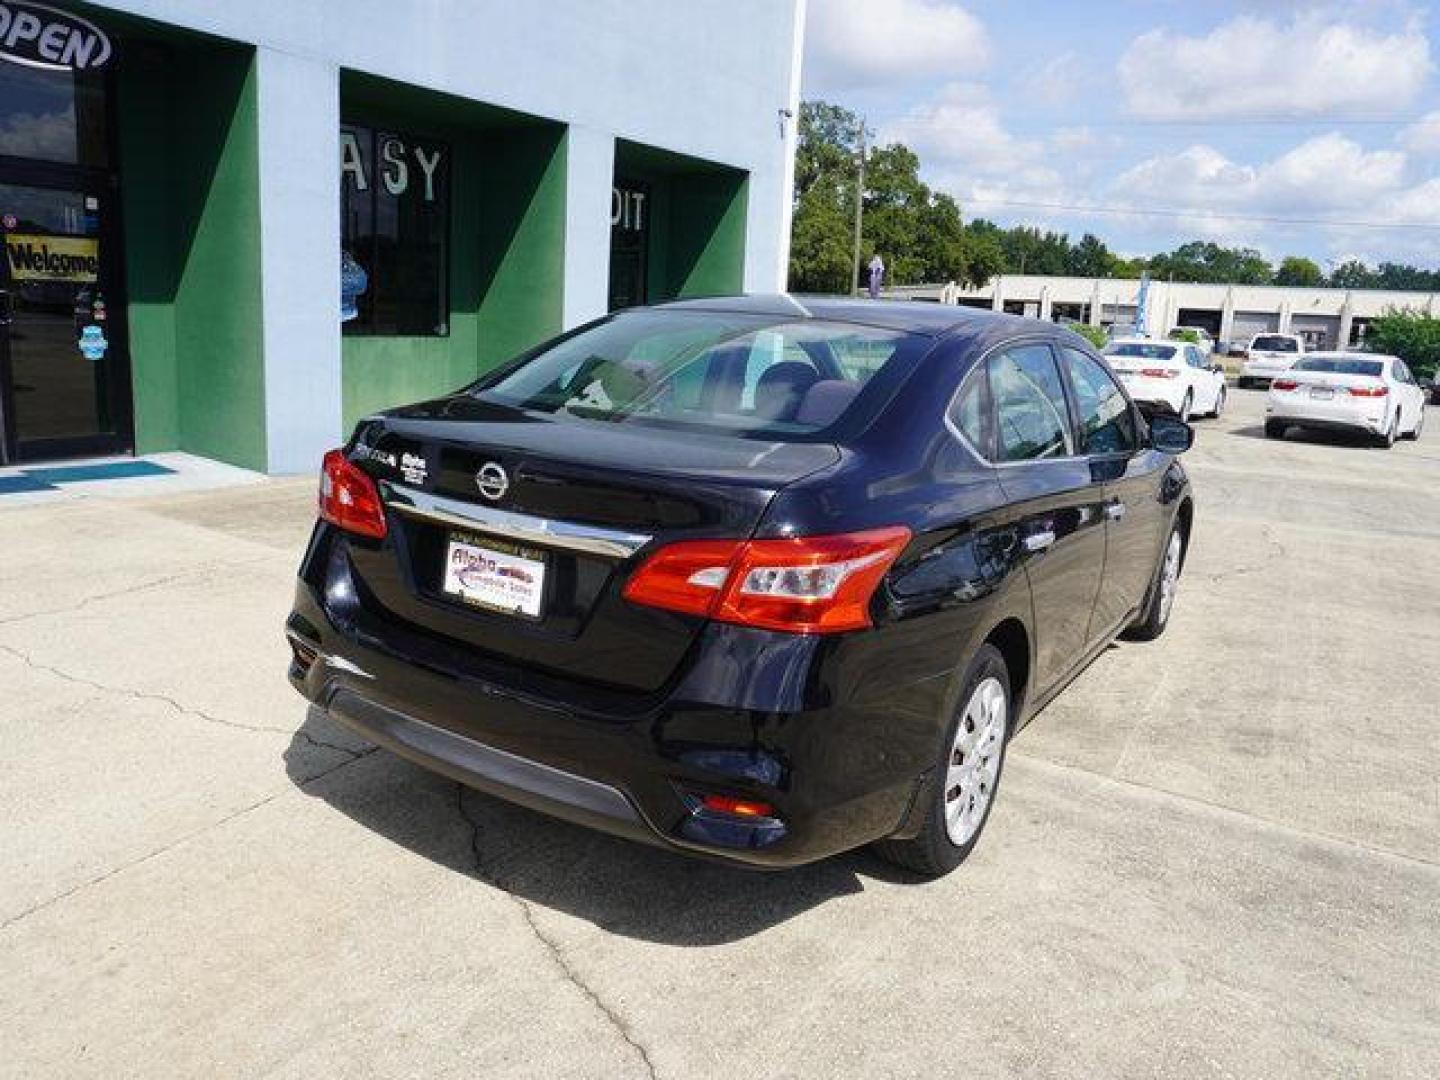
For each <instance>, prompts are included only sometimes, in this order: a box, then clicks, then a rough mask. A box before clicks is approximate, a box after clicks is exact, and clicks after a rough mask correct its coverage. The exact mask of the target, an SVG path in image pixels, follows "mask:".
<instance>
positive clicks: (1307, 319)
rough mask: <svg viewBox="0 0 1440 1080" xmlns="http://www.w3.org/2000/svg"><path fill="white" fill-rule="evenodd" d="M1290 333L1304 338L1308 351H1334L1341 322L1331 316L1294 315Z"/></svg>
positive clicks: (1291, 320) (1291, 319)
mask: <svg viewBox="0 0 1440 1080" xmlns="http://www.w3.org/2000/svg"><path fill="white" fill-rule="evenodd" d="M1290 332H1291V333H1293V334H1299V335H1300V336H1301V337H1303V338H1304V339H1305V347H1306V348H1307V349H1333V348H1335V346H1336V341H1335V339H1336V336H1337V335H1338V334H1339V333H1340V320H1339V319H1335V318H1332V317H1330V316H1329V315H1292V316H1291V318H1290Z"/></svg>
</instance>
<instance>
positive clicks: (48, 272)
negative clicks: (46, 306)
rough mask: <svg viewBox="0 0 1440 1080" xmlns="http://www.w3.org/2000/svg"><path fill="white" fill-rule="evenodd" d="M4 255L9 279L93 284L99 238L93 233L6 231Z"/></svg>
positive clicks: (96, 270) (97, 267)
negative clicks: (52, 234)
mask: <svg viewBox="0 0 1440 1080" xmlns="http://www.w3.org/2000/svg"><path fill="white" fill-rule="evenodd" d="M5 255H6V257H7V258H8V259H9V260H10V279H11V280H12V281H16V282H21V281H71V282H75V283H76V284H81V285H86V284H93V283H94V281H95V279H96V278H97V277H99V276H100V241H99V240H97V239H96V238H95V237H93V236H34V235H30V234H27V233H9V234H7V235H6V237H5Z"/></svg>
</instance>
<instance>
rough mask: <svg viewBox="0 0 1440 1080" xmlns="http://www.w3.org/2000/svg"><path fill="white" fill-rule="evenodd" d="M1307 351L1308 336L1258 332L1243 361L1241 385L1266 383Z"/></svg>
mask: <svg viewBox="0 0 1440 1080" xmlns="http://www.w3.org/2000/svg"><path fill="white" fill-rule="evenodd" d="M1304 355H1305V339H1304V338H1302V337H1301V336H1300V335H1299V334H1256V335H1255V336H1254V337H1253V338H1251V339H1250V347H1249V348H1247V349H1246V350H1245V362H1244V363H1243V364H1241V365H1240V389H1241V390H1244V389H1245V388H1246V387H1247V386H1249V385H1250V384H1251V383H1259V384H1260V385H1261V386H1264V385H1265V384H1267V383H1268V382H1269V381H1270V380H1271V379H1273V378H1275V376H1276V375H1283V374H1285V372H1287V371H1289V370H1290V368H1291V367H1292V366H1293V365H1294V364H1295V362H1296V361H1297V360H1299V359H1300V358H1301V357H1303V356H1304Z"/></svg>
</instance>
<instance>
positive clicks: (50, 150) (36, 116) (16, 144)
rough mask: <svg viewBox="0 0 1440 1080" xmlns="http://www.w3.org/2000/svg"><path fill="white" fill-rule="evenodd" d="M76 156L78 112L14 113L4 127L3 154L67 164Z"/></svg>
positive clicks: (0, 137) (0, 135)
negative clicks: (69, 158)
mask: <svg viewBox="0 0 1440 1080" xmlns="http://www.w3.org/2000/svg"><path fill="white" fill-rule="evenodd" d="M74 153H75V110H74V108H73V107H67V108H64V109H60V110H58V111H56V112H53V113H14V114H12V115H11V116H9V117H7V118H6V119H5V121H4V123H3V124H0V154H12V155H14V156H15V157H35V158H44V159H45V160H47V161H64V160H65V159H66V158H67V157H73V155H74Z"/></svg>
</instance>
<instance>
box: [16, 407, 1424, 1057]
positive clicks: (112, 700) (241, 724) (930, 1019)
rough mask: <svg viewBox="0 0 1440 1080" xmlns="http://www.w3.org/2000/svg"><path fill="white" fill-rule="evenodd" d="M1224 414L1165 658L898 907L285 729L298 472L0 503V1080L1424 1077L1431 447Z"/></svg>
mask: <svg viewBox="0 0 1440 1080" xmlns="http://www.w3.org/2000/svg"><path fill="white" fill-rule="evenodd" d="M1232 399H1233V400H1232V410H1231V412H1230V413H1229V414H1228V415H1227V416H1226V417H1225V419H1223V420H1221V421H1219V422H1214V421H1205V422H1201V423H1200V425H1199V440H1198V444H1197V446H1196V448H1195V450H1194V451H1192V453H1191V454H1190V455H1189V456H1188V458H1187V464H1188V465H1189V466H1190V468H1191V471H1192V473H1193V475H1194V478H1195V485H1196V490H1197V494H1198V497H1199V499H1200V509H1199V515H1198V527H1199V531H1198V533H1197V537H1196V541H1195V544H1194V546H1193V555H1192V562H1191V565H1190V567H1189V568H1188V570H1187V576H1186V579H1185V580H1184V582H1183V583H1182V588H1181V594H1180V598H1179V601H1178V605H1177V609H1176V615H1175V620H1174V623H1173V625H1172V627H1171V629H1170V632H1169V633H1168V634H1167V635H1166V636H1165V637H1164V638H1163V639H1161V641H1159V642H1157V643H1155V644H1153V645H1129V644H1122V645H1120V646H1119V647H1117V648H1114V649H1112V650H1110V651H1108V652H1107V653H1106V654H1105V655H1104V656H1102V657H1101V658H1100V659H1099V660H1098V661H1097V662H1096V663H1095V664H1094V665H1093V666H1092V667H1091V668H1090V669H1089V670H1088V671H1087V672H1086V673H1085V674H1084V675H1083V676H1081V678H1080V679H1079V680H1078V681H1077V682H1076V684H1075V685H1074V686H1072V687H1071V688H1070V689H1069V690H1068V691H1067V692H1066V693H1065V694H1064V695H1062V697H1061V698H1060V699H1059V701H1057V702H1056V703H1055V704H1054V705H1053V706H1051V708H1049V709H1048V710H1047V711H1046V712H1045V713H1044V714H1043V715H1041V716H1040V717H1039V718H1038V719H1037V720H1036V721H1035V723H1034V724H1032V725H1031V726H1030V727H1029V728H1028V729H1027V730H1026V731H1025V732H1023V733H1022V734H1021V735H1020V736H1019V737H1018V739H1017V740H1016V743H1015V744H1014V748H1013V751H1012V753H1011V755H1010V760H1009V764H1008V767H1007V778H1006V782H1005V790H1004V792H1003V793H1002V795H1001V798H1000V802H999V804H998V806H997V808H996V811H995V814H994V817H993V820H992V822H991V825H990V828H989V831H988V832H987V835H986V837H985V840H984V841H983V842H982V844H981V845H980V848H979V850H978V851H977V853H976V855H975V856H974V858H973V859H972V860H971V861H970V862H969V863H967V864H966V866H965V867H963V868H962V869H961V871H960V872H958V873H957V874H955V875H952V876H951V877H949V878H947V879H945V880H943V881H939V882H934V883H927V884H916V883H914V882H911V881H908V880H906V879H905V878H904V877H903V876H902V875H900V874H898V873H896V872H892V871H890V870H889V869H887V868H886V866H885V865H884V864H883V863H880V862H879V861H877V860H876V859H874V858H873V857H871V856H870V855H868V854H866V853H863V852H861V853H857V854H854V855H852V856H848V857H845V858H841V859H835V860H831V861H829V862H827V863H823V864H820V865H817V866H814V867H809V868H805V869H802V870H798V871H794V872H790V873H784V874H753V873H743V872H736V871H731V870H729V869H727V868H724V867H718V866H712V865H708V864H702V863H696V862H691V861H687V860H684V859H680V858H677V857H674V856H671V855H668V854H666V853H664V852H660V851H656V850H652V849H649V848H644V847H641V846H638V845H633V844H628V843H626V842H624V841H620V840H614V839H611V838H608V837H602V836H597V835H594V834H590V833H587V832H585V831H583V830H580V829H576V828H573V827H571V826H568V825H565V824H562V823H558V822H554V821H550V820H548V819H544V818H541V817H538V816H536V815H534V814H531V813H529V812H527V811H524V810H520V809H518V808H515V807H511V806H508V805H506V804H503V803H500V802H497V801H496V800H493V799H490V798H488V797H486V796H484V795H481V794H478V793H475V792H472V791H468V790H464V789H460V788H457V787H456V786H455V785H454V784H452V783H451V782H449V781H447V780H443V779H441V778H439V777H436V776H433V775H430V774H427V773H425V772H423V771H422V770H419V769H417V768H414V767H412V766H410V765H408V764H406V763H404V762H401V761H399V760H397V759H395V758H394V757H392V756H391V755H389V754H386V753H380V752H372V749H371V748H370V747H368V746H367V745H366V744H364V743H363V742H361V741H360V740H358V739H356V738H355V737H353V736H351V735H349V734H348V733H347V732H344V731H342V730H340V729H338V728H336V727H334V726H333V725H330V724H329V723H328V722H327V721H326V720H325V719H324V718H323V717H321V716H319V715H317V714H314V713H312V712H310V711H309V710H307V709H306V707H305V703H304V702H303V701H301V700H300V699H299V698H298V697H297V696H296V695H295V694H294V692H293V691H292V690H291V689H290V688H289V686H288V684H287V683H286V682H285V679H284V666H285V661H286V648H285V645H284V642H283V639H282V637H281V633H280V626H281V622H282V620H283V617H284V614H285V613H286V611H287V610H288V605H289V597H290V592H291V582H292V575H293V572H294V567H295V563H296V561H297V560H298V557H299V552H300V550H301V547H302V545H303V543H304V538H305V536H306V534H307V531H308V528H309V522H310V514H311V510H312V505H313V502H312V500H313V485H312V483H311V481H309V480H308V479H305V480H296V481H277V482H273V483H268V484H264V485H259V486H253V487H246V488H244V489H238V490H227V491H216V492H203V493H190V494H186V495H183V496H174V497H168V498H164V499H157V498H149V497H147V498H137V499H133V500H105V501H103V502H102V501H99V500H79V501H73V502H66V503H60V504H53V505H50V506H35V507H30V508H18V509H12V510H6V509H4V508H3V503H0V546H3V550H5V551H6V552H7V553H9V555H10V557H9V558H8V559H6V560H4V563H3V565H0V703H3V704H0V712H3V716H4V720H5V724H4V731H5V734H6V738H7V745H6V753H5V755H4V756H3V758H0V814H3V816H4V819H5V821H6V825H7V827H6V829H5V830H4V831H3V833H0V972H3V977H0V1046H3V1047H4V1048H5V1050H4V1053H3V1054H0V1076H17V1077H19V1076H25V1077H37V1076H45V1077H48V1076H57V1077H58V1076H65V1077H73V1076H107V1077H108V1076H114V1075H167V1076H168V1075H175V1076H212V1075H225V1076H247V1077H248V1076H306V1077H307V1078H308V1077H314V1076H316V1075H322V1076H324V1075H333V1074H341V1073H343V1074H345V1075H348V1076H380V1075H391V1074H395V1073H406V1074H412V1075H427V1076H462V1075H464V1076H467V1077H468V1076H475V1075H486V1076H505V1077H510V1076H519V1077H528V1076H533V1077H625V1076H636V1077H662V1078H663V1077H679V1076H682V1075H685V1076H718V1075H730V1074H744V1075H750V1076H757V1077H782V1076H794V1077H825V1076H861V1075H864V1076H913V1075H917V1074H921V1073H924V1074H929V1075H940V1076H952V1075H953V1076H960V1075H962V1074H963V1075H965V1076H967V1077H970V1076H1010V1075H1021V1074H1023V1075H1045V1076H1074V1077H1089V1076H1096V1075H1106V1076H1133V1077H1153V1076H1177V1077H1179V1076H1184V1077H1194V1076H1254V1077H1273V1076H1305V1077H1311V1076H1321V1075H1324V1076H1331V1075H1375V1076H1415V1077H1429V1076H1434V1075H1437V1074H1440V829H1437V826H1440V704H1437V690H1436V681H1435V672H1436V663H1437V658H1440V561H1437V559H1436V555H1437V552H1440V544H1437V542H1436V541H1437V539H1440V429H1436V430H1433V431H1432V433H1431V435H1430V436H1429V437H1427V438H1426V439H1424V440H1422V441H1421V442H1420V443H1418V444H1402V445H1400V446H1397V447H1396V448H1395V449H1394V450H1392V451H1388V452H1387V451H1379V450H1371V449H1367V448H1363V447H1360V446H1357V445H1344V444H1341V443H1337V442H1334V441H1327V440H1320V439H1300V438H1296V439H1292V440H1290V441H1287V442H1285V443H1275V442H1268V441H1266V440H1264V439H1263V438H1262V437H1260V436H1261V433H1260V429H1259V418H1260V412H1259V405H1260V402H1261V399H1262V396H1261V395H1259V394H1253V393H1237V394H1235V395H1233V396H1232Z"/></svg>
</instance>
